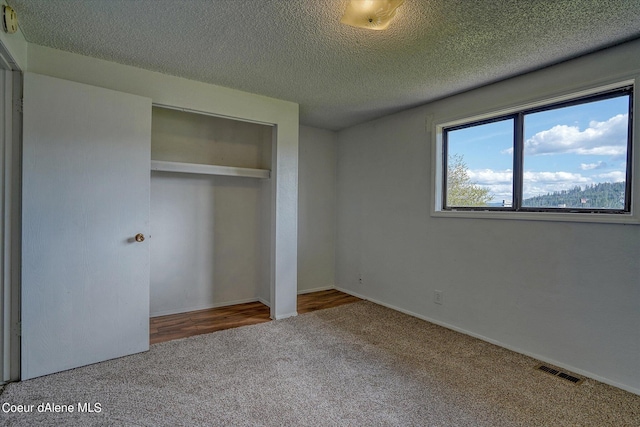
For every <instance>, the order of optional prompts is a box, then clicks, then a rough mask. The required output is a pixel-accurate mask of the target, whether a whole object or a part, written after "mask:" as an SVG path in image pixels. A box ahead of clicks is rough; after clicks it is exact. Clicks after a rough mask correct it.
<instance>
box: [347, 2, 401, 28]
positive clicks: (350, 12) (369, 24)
mask: <svg viewBox="0 0 640 427" xmlns="http://www.w3.org/2000/svg"><path fill="white" fill-rule="evenodd" d="M402 3H404V0H350V2H349V5H348V6H347V10H345V11H344V15H343V16H342V19H341V20H340V22H342V23H343V24H347V25H351V26H352V27H359V28H367V29H369V30H384V29H386V28H387V27H388V26H389V23H390V22H391V20H392V19H393V17H394V16H396V9H398V7H399V6H400V5H402Z"/></svg>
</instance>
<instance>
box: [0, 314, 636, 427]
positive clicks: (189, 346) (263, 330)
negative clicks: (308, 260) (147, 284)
mask: <svg viewBox="0 0 640 427" xmlns="http://www.w3.org/2000/svg"><path fill="white" fill-rule="evenodd" d="M536 363H537V362H536V361H535V360H533V359H531V358H528V357H525V356H522V355H519V354H516V353H513V352H511V351H508V350H505V349H502V348H500V347H496V346H494V345H491V344H488V343H485V342H483V341H479V340H477V339H474V338H471V337H468V336H465V335H462V334H459V333H456V332H452V331H450V330H447V329H444V328H441V327H439V326H435V325H432V324H430V323H427V322H424V321H422V320H419V319H415V318H412V317H410V316H407V315H404V314H401V313H398V312H395V311H392V310H389V309H387V308H384V307H380V306H378V305H375V304H372V303H369V302H359V303H355V304H349V305H345V306H341V307H336V308H332V309H328V310H322V311H317V312H314V313H309V314H305V315H301V316H298V317H296V318H290V319H285V320H280V321H274V322H269V323H265V324H261V325H256V326H248V327H243V328H238V329H232V330H227V331H222V332H216V333H213V334H208V335H200V336H197V337H192V338H187V339H183V340H178V341H172V342H166V343H162V344H157V345H154V346H152V347H151V350H150V351H149V352H148V353H144V354H139V355H134V356H129V357H125V358H121V359H117V360H112V361H108V362H104V363H99V364H96V365H92V366H88V367H84V368H79V369H74V370H71V371H67V372H63V373H59V374H55V375H50V376H47V377H43V378H37V379H34V380H29V381H25V382H22V383H14V384H9V385H8V386H7V387H6V388H5V390H4V392H3V393H2V395H1V396H0V401H1V402H2V403H10V404H22V405H35V406H34V411H36V412H34V413H27V414H24V413H23V414H19V413H10V414H6V413H4V412H0V424H3V425H17V426H22V425H24V426H33V425H78V426H88V425H105V426H113V425H117V426H181V425H184V426H199V425H202V426H579V425H581V426H640V396H637V395H634V394H631V393H628V392H625V391H622V390H619V389H616V388H614V387H610V386H607V385H604V384H602V383H598V382H596V381H592V380H589V379H587V380H586V381H585V382H584V383H582V384H581V385H578V386H575V385H573V384H571V383H569V382H567V381H565V380H562V379H560V378H557V377H553V376H551V375H549V374H545V373H543V372H539V371H536V370H534V369H533V367H534V366H535V365H536ZM78 402H81V403H90V404H92V405H93V404H95V403H99V404H100V409H101V410H100V412H99V413H96V412H93V413H87V412H84V413H78V412H77V405H78ZM40 403H55V404H64V405H73V406H74V407H75V409H76V410H75V412H74V413H38V412H37V405H39V404H40ZM5 406H6V405H5ZM92 408H94V409H95V408H96V407H95V406H92Z"/></svg>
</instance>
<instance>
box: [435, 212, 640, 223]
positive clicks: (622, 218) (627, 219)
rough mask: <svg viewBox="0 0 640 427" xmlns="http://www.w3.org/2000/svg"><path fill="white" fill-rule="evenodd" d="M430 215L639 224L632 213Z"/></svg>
mask: <svg viewBox="0 0 640 427" xmlns="http://www.w3.org/2000/svg"><path fill="white" fill-rule="evenodd" d="M431 216H432V217H434V218H468V219H501V220H520V221H554V222H587V223H598V224H631V225H640V218H639V217H638V216H637V215H632V214H594V213H573V212H571V213H562V212H558V213H555V212H512V211H510V212H505V211H466V210H465V211H442V210H437V211H436V210H432V211H431Z"/></svg>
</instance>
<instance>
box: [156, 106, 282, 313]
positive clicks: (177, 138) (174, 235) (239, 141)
mask: <svg viewBox="0 0 640 427" xmlns="http://www.w3.org/2000/svg"><path fill="white" fill-rule="evenodd" d="M152 117H153V119H152V132H151V159H152V161H154V160H156V161H168V162H180V163H189V164H206V165H218V166H228V167H236V168H249V169H262V170H265V169H266V170H269V169H271V155H272V149H271V146H272V130H273V128H272V127H271V126H266V125H260V124H255V123H248V122H242V121H236V120H230V119H224V118H220V117H214V116H209V115H203V114H196V113H192V112H184V111H178V110H172V109H167V108H161V107H154V108H153V116H152ZM152 169H158V168H157V167H154V166H152ZM223 173H224V172H223ZM270 215H271V185H270V179H264V178H253V177H241V176H224V175H217V174H215V175H212V174H207V173H183V172H173V171H172V172H168V171H159V170H152V172H151V236H150V250H151V251H150V257H151V302H150V304H151V310H150V313H151V316H160V315H165V314H172V313H179V312H185V311H192V310H199V309H204V308H210V307H217V306H223V305H230V304H237V303H241V302H248V301H255V300H262V301H263V302H265V303H268V296H269V275H270V256H271V254H270V247H271V245H270V235H271V234H270V222H271V221H270V219H271V216H270Z"/></svg>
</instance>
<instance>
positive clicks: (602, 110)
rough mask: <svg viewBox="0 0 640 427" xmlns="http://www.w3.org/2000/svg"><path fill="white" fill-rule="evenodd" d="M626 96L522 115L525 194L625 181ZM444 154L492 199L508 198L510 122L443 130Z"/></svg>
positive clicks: (510, 142)
mask: <svg viewBox="0 0 640 427" xmlns="http://www.w3.org/2000/svg"><path fill="white" fill-rule="evenodd" d="M628 107H629V98H628V96H622V97H617V98H611V99H606V100H602V101H597V102H590V103H588V104H581V105H575V106H571V107H565V108H560V109H554V110H550V111H543V112H539V113H532V114H528V115H526V116H525V131H524V132H525V135H524V139H525V151H524V198H525V199H526V198H529V197H532V196H536V195H541V194H547V193H552V192H554V191H559V190H565V189H570V188H573V187H575V186H580V187H584V186H586V185H589V184H595V183H600V182H620V181H624V180H625V170H626V152H627V147H626V144H627V127H628V109H629V108H628ZM448 144H449V146H448V150H449V154H450V155H452V154H462V155H463V156H464V161H465V163H466V164H467V166H468V168H469V170H468V173H469V177H470V178H471V179H472V180H473V181H474V182H475V183H476V184H478V185H481V186H483V187H486V188H489V190H490V191H491V194H492V196H493V201H494V202H500V201H502V200H511V179H512V169H513V122H512V121H511V120H503V121H500V122H494V123H488V124H485V125H480V126H474V127H471V128H466V129H459V130H456V131H451V132H449V134H448Z"/></svg>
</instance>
